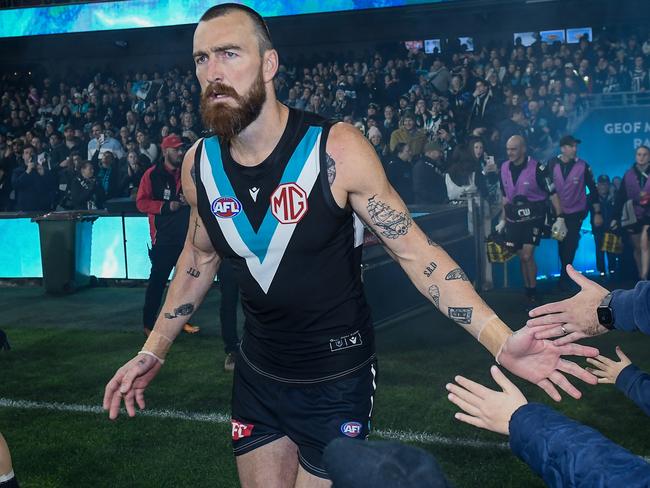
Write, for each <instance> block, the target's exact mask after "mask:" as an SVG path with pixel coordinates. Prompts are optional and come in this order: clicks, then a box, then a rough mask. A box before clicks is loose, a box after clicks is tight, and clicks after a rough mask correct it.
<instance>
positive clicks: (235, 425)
mask: <svg viewBox="0 0 650 488" xmlns="http://www.w3.org/2000/svg"><path fill="white" fill-rule="evenodd" d="M230 423H231V424H232V440H233V441H238V440H239V439H243V438H244V437H250V436H251V434H252V433H253V428H254V427H255V426H254V425H253V424H245V423H243V422H239V421H238V420H235V419H230Z"/></svg>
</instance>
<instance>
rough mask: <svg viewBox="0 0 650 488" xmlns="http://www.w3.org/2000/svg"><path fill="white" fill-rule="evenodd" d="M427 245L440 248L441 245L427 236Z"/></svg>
mask: <svg viewBox="0 0 650 488" xmlns="http://www.w3.org/2000/svg"><path fill="white" fill-rule="evenodd" d="M427 244H429V245H430V246H432V247H440V244H438V243H437V242H434V241H433V240H432V239H431V237H429V236H427Z"/></svg>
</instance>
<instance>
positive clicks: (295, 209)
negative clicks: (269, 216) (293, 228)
mask: <svg viewBox="0 0 650 488" xmlns="http://www.w3.org/2000/svg"><path fill="white" fill-rule="evenodd" d="M271 212H272V213H273V216H274V217H275V218H276V219H278V222H280V223H281V224H297V223H298V222H300V220H302V218H303V217H304V216H305V214H306V213H307V193H306V192H305V190H303V189H302V188H300V187H299V186H298V184H297V183H284V184H282V185H280V186H278V187H277V188H276V189H275V191H274V192H273V194H272V195H271Z"/></svg>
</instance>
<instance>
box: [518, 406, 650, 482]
mask: <svg viewBox="0 0 650 488" xmlns="http://www.w3.org/2000/svg"><path fill="white" fill-rule="evenodd" d="M510 448H511V449H512V451H513V452H514V453H515V454H516V455H517V457H519V458H520V459H521V460H522V461H524V462H525V463H526V464H528V466H530V468H531V469H532V470H533V471H534V472H535V473H537V474H538V475H539V476H541V477H542V479H543V480H544V482H545V483H546V484H547V485H548V486H550V487H552V488H553V487H557V488H560V487H566V486H572V487H575V488H581V487H584V488H587V487H588V488H605V487H612V486H625V487H626V488H641V487H647V486H648V480H649V479H650V464H648V463H647V462H645V461H644V460H643V459H642V458H641V457H639V456H636V455H635V454H632V453H631V452H630V451H628V450H627V449H624V448H622V447H621V446H619V445H618V444H615V443H614V442H612V441H610V440H609V439H607V438H606V437H605V436H603V435H602V434H601V433H600V432H598V431H596V430H594V429H592V428H591V427H587V426H586V425H582V424H580V423H579V422H576V421H574V420H571V419H569V418H567V417H565V416H564V415H562V414H561V413H559V412H557V411H556V410H554V409H552V408H550V407H547V406H546V405H541V404H539V403H529V404H527V405H524V406H522V407H520V408H519V409H518V410H517V411H516V412H515V413H514V414H513V415H512V418H511V419H510Z"/></svg>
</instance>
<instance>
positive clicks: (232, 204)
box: [212, 197, 241, 219]
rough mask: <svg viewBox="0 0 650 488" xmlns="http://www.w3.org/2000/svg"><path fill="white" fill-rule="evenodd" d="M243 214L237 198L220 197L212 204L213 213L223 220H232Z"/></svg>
mask: <svg viewBox="0 0 650 488" xmlns="http://www.w3.org/2000/svg"><path fill="white" fill-rule="evenodd" d="M239 212H241V203H240V202H239V200H237V199H236V198H235V197H219V198H217V199H216V200H215V201H213V202H212V213H213V214H215V215H216V216H217V217H219V218H221V219H232V218H233V217H234V216H236V215H238V214H239Z"/></svg>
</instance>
